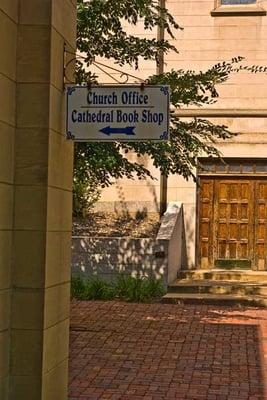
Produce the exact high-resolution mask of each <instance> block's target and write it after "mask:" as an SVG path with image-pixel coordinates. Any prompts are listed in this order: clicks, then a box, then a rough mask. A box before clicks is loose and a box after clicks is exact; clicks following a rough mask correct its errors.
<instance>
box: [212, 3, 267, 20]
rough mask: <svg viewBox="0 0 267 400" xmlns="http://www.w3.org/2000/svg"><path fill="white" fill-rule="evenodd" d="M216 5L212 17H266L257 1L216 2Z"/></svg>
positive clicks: (264, 11)
mask: <svg viewBox="0 0 267 400" xmlns="http://www.w3.org/2000/svg"><path fill="white" fill-rule="evenodd" d="M216 5H217V6H216V8H215V9H214V10H212V11H211V16H212V17H226V16H264V15H266V10H264V9H263V8H262V7H261V6H260V2H259V1H258V0H216Z"/></svg>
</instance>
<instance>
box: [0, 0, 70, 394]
mask: <svg viewBox="0 0 267 400" xmlns="http://www.w3.org/2000/svg"><path fill="white" fill-rule="evenodd" d="M75 39H76V4H75V0H0V48H1V57H0V165H1V167H0V399H1V400H7V399H13V400H24V399H25V400H37V399H40V400H41V399H42V400H45V399H46V400H48V399H51V400H52V399H53V400H55V399H57V400H61V399H62V400H63V399H64V400H66V399H67V377H68V375H67V374H68V335H69V297H70V296H69V286H70V285H69V281H70V248H71V234H70V232H71V202H72V194H71V189H72V151H73V150H72V144H71V143H69V142H67V141H66V140H65V136H64V134H65V132H64V122H63V121H64V120H65V117H64V114H65V113H64V71H63V70H64V68H63V67H64V65H63V64H64V46H66V47H67V48H68V49H69V50H70V51H71V52H74V51H75V41H76V40H75ZM70 73H71V72H70V71H69V74H70ZM69 76H70V75H69Z"/></svg>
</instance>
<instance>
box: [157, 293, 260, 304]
mask: <svg viewBox="0 0 267 400" xmlns="http://www.w3.org/2000/svg"><path fill="white" fill-rule="evenodd" d="M162 302H163V303H168V304H169V303H171V304H179V303H182V304H183V303H196V304H220V305H233V304H242V305H247V306H257V307H267V297H265V296H258V295H257V296H241V295H234V294H232V295H227V294H221V295H216V294H205V293H202V294H196V293H167V294H166V295H165V296H163V298H162Z"/></svg>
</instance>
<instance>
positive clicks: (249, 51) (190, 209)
mask: <svg viewBox="0 0 267 400" xmlns="http://www.w3.org/2000/svg"><path fill="white" fill-rule="evenodd" d="M258 3H259V4H258V5H259V6H261V7H262V8H265V9H267V1H266V0H263V1H259V2H258ZM216 4H218V2H217V1H215V0H168V1H167V7H168V8H169V10H170V11H171V13H172V14H173V15H174V16H175V18H176V20H177V21H178V22H179V24H180V25H181V26H182V27H183V28H184V30H183V31H178V32H177V33H176V40H175V41H174V44H175V45H176V47H177V48H178V50H179V53H178V54H176V53H174V52H172V53H170V54H169V55H167V56H166V57H165V71H168V70H170V69H172V68H174V69H194V70H196V71H200V70H206V69H208V68H209V67H211V66H212V65H214V64H216V63H217V62H221V61H228V60H230V59H231V58H232V57H236V56H243V57H245V58H246V59H245V60H244V61H243V64H244V65H245V64H248V65H253V64H259V65H263V66H265V65H267V51H266V49H267V17H266V16H242V15H241V16H230V15H228V16H225V17H212V16H211V15H210V12H211V11H212V10H213V9H214V8H215V6H216ZM141 34H143V32H141ZM144 65H145V64H142V65H141V68H140V70H139V71H138V72H136V74H138V75H139V76H144V77H146V76H147V75H146V71H145V69H144V68H145V67H144ZM144 71H145V73H144ZM151 71H152V69H151V65H150V69H149V73H151ZM154 72H156V67H155V66H154ZM218 91H219V94H220V97H219V100H218V102H217V103H216V104H214V105H211V106H208V107H206V108H208V109H210V110H211V111H212V110H214V109H222V110H233V109H241V110H242V109H243V110H256V109H262V110H264V109H266V107H267V74H250V73H246V72H242V73H238V74H233V75H232V77H231V78H230V79H229V80H228V81H227V82H226V83H224V84H222V85H221V86H220V87H218ZM196 115H197V113H196ZM209 119H210V120H212V121H213V122H214V123H218V124H225V125H227V126H228V127H229V129H230V130H232V131H233V132H237V133H239V135H238V136H237V137H235V138H233V139H231V140H229V141H227V142H224V143H221V144H219V145H218V148H219V149H220V150H221V151H222V154H223V155H224V156H228V157H266V154H267V120H266V118H251V117H248V118H234V117H231V118H209ZM147 162H148V161H147ZM155 176H156V177H157V178H159V174H158V172H156V173H155ZM159 193H160V191H159V180H158V181H156V182H153V181H152V182H151V181H137V180H136V181H130V180H127V179H124V180H120V181H118V182H117V183H116V184H115V185H114V186H112V187H111V188H108V189H105V190H104V191H103V195H102V198H101V202H102V205H101V203H100V205H101V207H102V208H103V207H104V206H105V208H107V207H108V205H111V206H114V203H113V201H114V200H116V201H118V199H119V200H121V203H120V204H121V205H122V206H124V207H130V208H131V210H132V211H133V210H134V208H135V207H136V206H139V207H141V208H142V207H146V208H147V209H148V210H156V209H157V208H158V203H159ZM142 201H144V203H141V202H142ZM168 201H169V202H170V201H181V202H183V203H184V215H185V228H186V235H187V238H186V242H187V251H188V265H189V266H193V265H194V262H195V261H194V260H195V224H196V221H195V214H196V186H195V184H194V183H193V182H192V181H190V182H187V181H185V180H184V179H182V178H181V177H179V176H171V177H169V179H168ZM142 204H143V205H142ZM118 205H119V204H118V203H116V206H117V207H118Z"/></svg>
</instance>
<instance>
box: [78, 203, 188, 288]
mask: <svg viewBox="0 0 267 400" xmlns="http://www.w3.org/2000/svg"><path fill="white" fill-rule="evenodd" d="M182 214H183V211H182V205H181V204H179V203H171V204H170V205H169V207H168V210H167V212H166V213H165V214H164V216H163V218H162V222H161V226H160V229H159V232H158V235H157V237H156V238H155V239H149V238H142V239H132V238H113V237H111V238H99V237H98V238H96V237H87V236H79V237H77V236H74V237H73V238H72V273H73V274H75V275H77V274H79V275H84V276H90V275H98V276H101V277H104V278H105V279H112V278H113V277H114V276H115V275H116V274H119V273H120V274H121V273H123V274H127V275H132V276H153V277H155V278H162V279H163V280H164V282H165V284H166V285H167V284H168V283H170V282H172V281H174V280H175V278H176V275H177V271H178V270H179V268H180V267H181V259H182V256H181V249H182V226H183V216H182Z"/></svg>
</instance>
